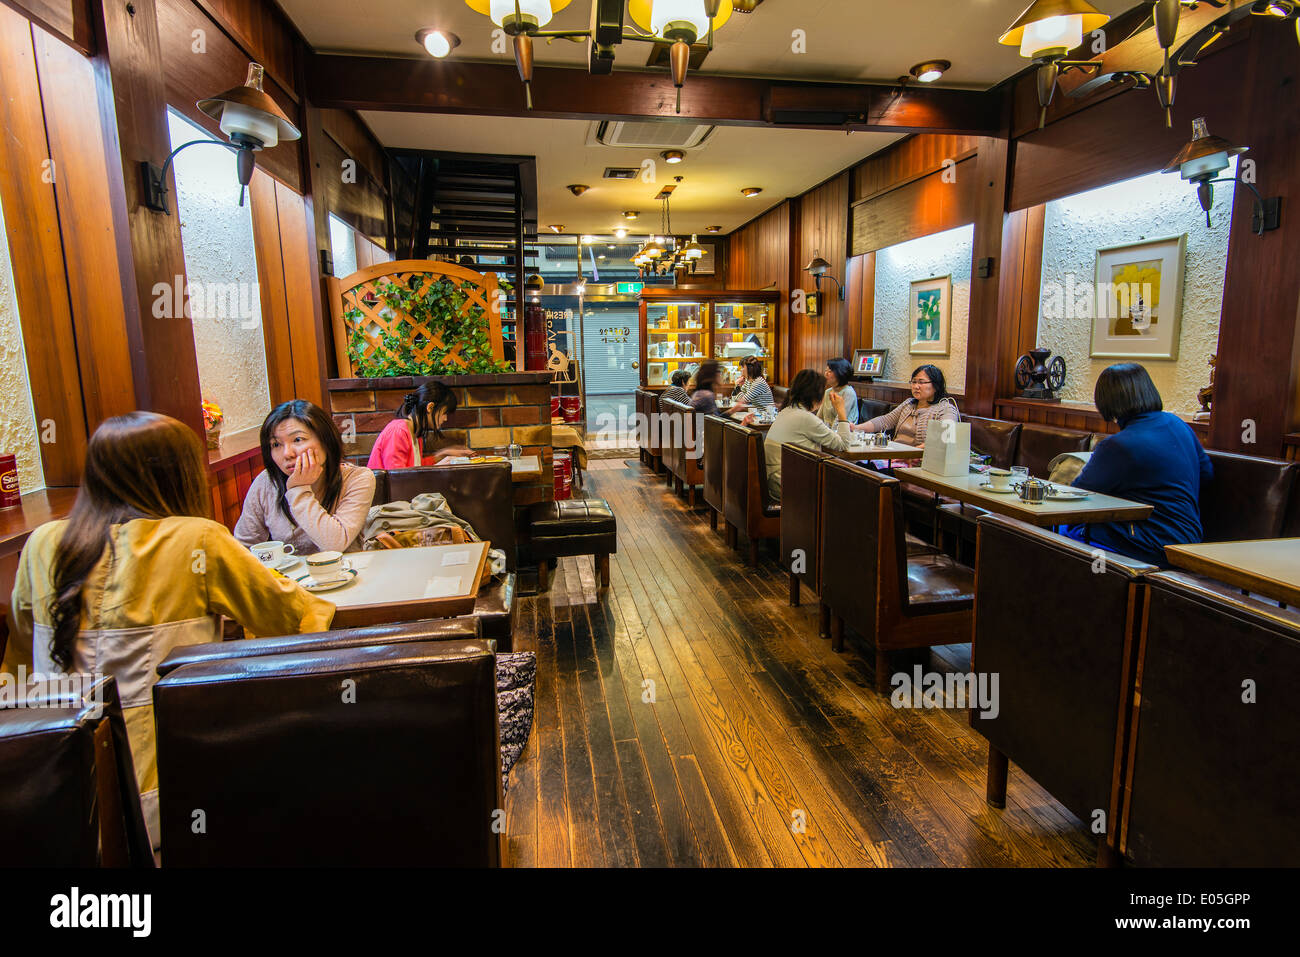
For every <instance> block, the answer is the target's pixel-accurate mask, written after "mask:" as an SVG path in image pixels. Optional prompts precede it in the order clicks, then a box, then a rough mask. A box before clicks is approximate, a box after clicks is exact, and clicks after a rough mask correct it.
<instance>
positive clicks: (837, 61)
mask: <svg viewBox="0 0 1300 957" xmlns="http://www.w3.org/2000/svg"><path fill="white" fill-rule="evenodd" d="M1092 2H1093V3H1094V5H1095V6H1097V7H1098V8H1099V9H1101V10H1102V11H1104V12H1106V13H1109V14H1111V15H1115V14H1118V13H1122V12H1123V11H1124V10H1126V9H1129V8H1130V7H1133V6H1134V5H1135V2H1134V0H1092ZM280 5H281V6H282V7H283V8H284V10H285V12H287V13H288V14H289V16H290V17H291V18H292V19H293V21H294V23H295V24H297V26H298V29H300V30H301V31H302V32H303V35H304V36H306V38H307V42H308V43H310V44H311V45H312V46H313V47H314V48H315V49H316V50H318V51H321V52H327V51H348V52H354V53H355V52H368V53H390V54H392V53H395V54H402V55H406V56H415V55H420V54H422V50H421V48H420V46H419V45H418V44H417V43H416V41H415V33H416V31H417V30H419V29H421V28H423V27H437V28H439V29H445V30H450V31H451V32H452V33H455V34H456V35H457V36H459V37H460V39H461V45H460V46H459V47H457V48H456V50H455V51H454V52H453V53H452V56H453V57H458V58H462V59H469V60H488V61H497V62H500V61H505V62H507V63H509V62H513V52H512V51H511V50H510V48H509V46H508V45H507V47H506V49H505V51H504V52H502V53H493V52H492V32H493V30H495V29H496V27H495V25H494V24H493V23H492V21H491V20H489V19H488V18H487V17H485V16H483V15H482V14H478V13H475V12H474V11H473V10H471V9H470V8H469V7H468V6H467V5H466V4H465V2H464V0H369V2H367V3H357V2H356V0H280ZM1026 6H1028V0H766V2H764V3H763V5H762V6H760V7H759V8H758V9H757V10H755V11H754V13H752V14H740V13H732V15H731V19H730V20H728V21H727V23H726V24H724V25H723V26H722V27H721V29H719V30H718V31H717V34H716V38H715V45H714V50H713V52H712V53H710V54H709V56H708V59H707V60H706V61H705V64H704V67H703V70H704V72H706V73H720V74H730V75H735V76H763V77H786V78H796V79H803V80H815V79H820V80H882V81H893V80H895V79H897V78H898V77H899V76H901V75H903V74H905V73H907V71H908V69H909V68H911V67H912V66H913V65H914V64H916V63H919V62H921V61H923V60H933V59H945V60H950V61H952V69H951V70H950V71H949V72H948V74H947V75H945V76H944V78H943V80H941V81H940V82H939V84H938V85H940V86H957V87H968V88H974V89H987V88H988V87H990V86H993V85H994V84H996V83H999V82H1000V81H1002V80H1004V79H1005V78H1007V77H1008V76H1011V75H1012V74H1014V73H1017V72H1019V71H1020V70H1021V69H1023V68H1024V65H1025V61H1023V60H1021V59H1020V56H1019V54H1018V52H1017V50H1016V49H1015V48H1014V47H1005V46H1001V45H999V44H998V42H997V38H998V36H999V35H1000V34H1001V33H1002V31H1004V30H1005V29H1006V28H1007V27H1008V26H1010V25H1011V23H1012V22H1013V21H1014V20H1015V19H1016V17H1018V16H1019V15H1020V13H1021V11H1022V10H1024V8H1025V7H1026ZM590 10H591V5H590V2H588V0H573V2H572V3H570V4H569V6H567V7H566V8H564V9H563V10H561V11H560V12H559V13H557V14H556V15H555V17H554V18H553V19H552V20H551V22H550V24H549V25H548V26H547V27H546V29H548V30H581V29H586V28H587V25H588V19H589V16H590ZM624 23H625V25H626V26H627V27H629V28H630V27H631V24H632V21H631V18H630V17H625V20H624ZM795 30H803V31H804V33H805V35H806V45H807V52H806V53H794V52H793V51H792V49H791V47H792V42H793V41H792V34H793V32H794V31H795ZM651 49H652V48H651V46H650V45H649V44H644V43H633V42H625V43H623V44H621V45H620V47H619V49H618V54H617V59H616V61H615V64H616V66H615V68H616V69H618V68H619V67H622V68H629V69H641V68H643V67H644V66H645V63H646V60H647V58H648V56H649V53H650V50H651ZM534 56H535V59H536V62H537V64H538V65H539V66H540V65H570V66H585V64H586V47H585V45H583V44H580V43H571V42H570V41H568V40H555V41H553V42H551V43H550V44H547V43H546V42H544V41H540V40H539V41H538V42H537V43H536V44H535V54H534ZM595 80H596V78H594V77H593V82H594V81H595Z"/></svg>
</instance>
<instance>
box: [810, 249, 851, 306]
mask: <svg viewBox="0 0 1300 957" xmlns="http://www.w3.org/2000/svg"><path fill="white" fill-rule="evenodd" d="M803 268H804V271H805V272H810V273H812V277H813V281H814V282H815V283H816V284H817V291H818V292H821V291H822V277H823V276H825V277H826V278H827V279H829V280H831V281H832V282H834V283H835V285H836V287H838V289H839V292H840V302H843V301H844V284H843V283H841V282H840V281H839V280H838V279H836V278H835V277H834V276H832V275H831V264H830V263H828V262H827V261H826V260H825V259H822V257H821V256H814V257H813V260H812V262H810V263H809V264H808V265H806V266H804V267H803Z"/></svg>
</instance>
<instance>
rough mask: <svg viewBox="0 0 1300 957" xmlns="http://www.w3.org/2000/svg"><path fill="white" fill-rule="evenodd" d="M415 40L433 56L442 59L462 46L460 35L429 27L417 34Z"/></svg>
mask: <svg viewBox="0 0 1300 957" xmlns="http://www.w3.org/2000/svg"><path fill="white" fill-rule="evenodd" d="M415 40H416V42H417V43H419V44H420V46H422V47H424V49H425V51H426V52H427V53H428V54H429V56H431V57H436V58H438V59H439V60H441V59H442V58H443V57H445V56H446V55H447V54H448V53H450V52H451V51H452V50H454V49H456V47H458V46H460V37H458V36H456V34H454V33H451V32H449V31H447V30H435V29H433V28H431V27H430V28H427V29H424V30H421V31H420V32H419V33H417V34H416V35H415Z"/></svg>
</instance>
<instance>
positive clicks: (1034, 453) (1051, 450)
mask: <svg viewBox="0 0 1300 957" xmlns="http://www.w3.org/2000/svg"><path fill="white" fill-rule="evenodd" d="M1091 445H1092V433H1091V432H1079V431H1077V430H1076V429H1060V428H1057V427H1056V426H1054V425H1036V424H1034V423H1032V422H1027V423H1025V424H1024V425H1022V426H1021V428H1020V438H1019V440H1018V442H1017V444H1016V457H1015V462H1014V463H1013V464H1015V465H1023V466H1025V467H1026V468H1028V469H1029V474H1030V475H1033V476H1035V477H1036V478H1042V479H1045V478H1047V477H1048V466H1050V465H1051V464H1052V459H1054V458H1056V457H1057V456H1058V455H1060V454H1061V453H1062V452H1086V451H1088V449H1089V448H1090V447H1091Z"/></svg>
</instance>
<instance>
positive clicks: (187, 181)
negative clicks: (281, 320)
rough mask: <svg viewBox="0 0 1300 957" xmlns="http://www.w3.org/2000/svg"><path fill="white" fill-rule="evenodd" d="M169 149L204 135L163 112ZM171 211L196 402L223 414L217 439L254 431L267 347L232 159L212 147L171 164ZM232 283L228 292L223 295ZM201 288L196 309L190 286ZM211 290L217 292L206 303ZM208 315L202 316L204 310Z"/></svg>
mask: <svg viewBox="0 0 1300 957" xmlns="http://www.w3.org/2000/svg"><path fill="white" fill-rule="evenodd" d="M168 122H169V125H170V129H171V140H172V148H173V149H175V148H176V146H178V145H179V144H181V143H184V142H187V141H188V140H192V139H197V138H199V137H206V138H209V139H210V138H211V137H210V136H208V134H207V132H206V131H204V130H201V129H199V128H198V127H196V126H194V125H193V124H191V123H190V122H189V121H188V120H185V119H183V118H181V117H179V116H177V115H176V114H175V113H168ZM175 169H176V189H177V191H178V192H179V193H180V195H179V196H178V197H177V207H178V209H179V215H180V219H181V242H182V244H183V245H184V247H185V272H186V274H187V277H188V279H189V282H190V284H191V288H192V289H193V290H195V292H194V294H193V295H192V297H191V302H190V307H191V318H192V320H193V323H194V349H195V352H196V353H197V355H198V363H199V387H200V389H201V390H202V393H203V398H204V399H210V400H212V401H214V402H216V403H217V404H218V405H220V406H221V408H222V410H223V411H224V412H225V414H226V421H225V424H224V425H223V426H222V434H223V436H230V435H232V434H236V433H239V432H243V431H246V430H248V429H257V428H261V425H262V420H263V419H264V418H266V414H267V413H268V412H269V411H271V396H270V390H269V388H268V386H267V382H266V343H265V340H264V339H263V337H262V303H261V299H260V297H259V294H258V289H257V257H256V253H255V251H254V246H253V218H252V206H251V205H250V203H249V200H248V199H245V200H244V205H243V206H242V207H241V206H240V205H239V180H238V179H237V178H236V175H235V154H234V153H233V152H231V151H230V150H226V149H221V148H219V147H216V146H191V147H190V148H189V149H187V150H185V151H184V152H183V153H181V154H180V155H179V156H177V157H176V160H175ZM231 283H235V284H237V286H236V287H235V288H234V291H233V295H228V294H226V293H225V290H226V289H227V288H228V284H231ZM198 287H203V288H204V293H205V294H204V297H203V298H204V300H205V302H204V304H200V303H199V301H198V299H199V296H198V295H197V288H198ZM211 288H219V289H222V290H223V295H222V296H221V297H219V299H214V300H213V303H212V306H216V307H217V308H212V306H209V305H208V304H207V300H208V299H209V297H208V295H207V292H208V290H209V289H211ZM209 312H210V313H212V314H204V313H209Z"/></svg>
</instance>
